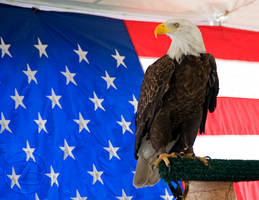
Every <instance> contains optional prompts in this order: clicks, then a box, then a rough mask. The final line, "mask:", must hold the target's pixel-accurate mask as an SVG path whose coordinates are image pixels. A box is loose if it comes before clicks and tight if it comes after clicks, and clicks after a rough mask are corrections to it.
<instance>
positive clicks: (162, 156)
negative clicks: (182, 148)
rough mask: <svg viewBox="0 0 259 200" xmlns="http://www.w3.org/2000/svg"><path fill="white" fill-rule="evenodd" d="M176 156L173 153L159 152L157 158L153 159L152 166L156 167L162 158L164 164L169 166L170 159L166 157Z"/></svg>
mask: <svg viewBox="0 0 259 200" xmlns="http://www.w3.org/2000/svg"><path fill="white" fill-rule="evenodd" d="M176 157H178V156H177V155H176V154H175V153H170V154H168V153H161V154H160V155H159V157H158V159H157V160H156V161H155V163H154V166H155V167H157V166H158V165H159V163H160V162H161V161H162V160H163V161H164V162H165V165H166V166H167V167H169V165H170V161H169V159H168V158H176Z"/></svg>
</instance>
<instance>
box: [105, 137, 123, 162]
mask: <svg viewBox="0 0 259 200" xmlns="http://www.w3.org/2000/svg"><path fill="white" fill-rule="evenodd" d="M103 148H104V149H105V150H106V151H108V152H109V160H111V159H112V157H113V156H115V157H116V158H118V159H119V160H120V157H119V156H118V154H117V151H118V150H119V147H113V146H112V143H111V141H110V140H109V147H103Z"/></svg>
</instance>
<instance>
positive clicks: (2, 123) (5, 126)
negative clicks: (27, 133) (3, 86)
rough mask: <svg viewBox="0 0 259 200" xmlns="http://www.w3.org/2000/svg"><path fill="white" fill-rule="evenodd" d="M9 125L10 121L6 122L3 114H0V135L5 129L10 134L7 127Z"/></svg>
mask: <svg viewBox="0 0 259 200" xmlns="http://www.w3.org/2000/svg"><path fill="white" fill-rule="evenodd" d="M9 123H10V120H6V119H5V117H4V114H3V113H2V112H1V120H0V125H1V131H0V133H3V131H4V130H5V129H6V130H8V131H9V132H10V133H12V131H11V129H10V128H9V126H8V124H9Z"/></svg>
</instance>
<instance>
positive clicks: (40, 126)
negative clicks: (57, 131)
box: [34, 112, 48, 133]
mask: <svg viewBox="0 0 259 200" xmlns="http://www.w3.org/2000/svg"><path fill="white" fill-rule="evenodd" d="M34 121H35V122H36V123H37V124H38V133H40V131H41V130H42V129H43V130H44V131H45V132H46V133H48V131H47V129H46V127H45V124H46V122H47V120H42V118H41V116H40V113H39V112H38V119H35V120H34Z"/></svg>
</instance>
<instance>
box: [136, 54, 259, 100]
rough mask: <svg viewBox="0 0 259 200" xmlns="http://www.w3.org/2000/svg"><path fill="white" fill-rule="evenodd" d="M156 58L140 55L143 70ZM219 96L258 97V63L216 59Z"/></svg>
mask: <svg viewBox="0 0 259 200" xmlns="http://www.w3.org/2000/svg"><path fill="white" fill-rule="evenodd" d="M156 59H157V58H146V57H140V62H141V65H142V68H143V70H144V71H146V69H147V67H148V66H149V65H150V64H152V63H154V61H155V60H156ZM216 62H217V67H218V75H219V81H220V82H219V84H220V91H219V96H221V97H222V96H224V97H240V98H255V99H259V90H258V86H259V63H256V62H245V61H234V60H221V59H217V60H216Z"/></svg>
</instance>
